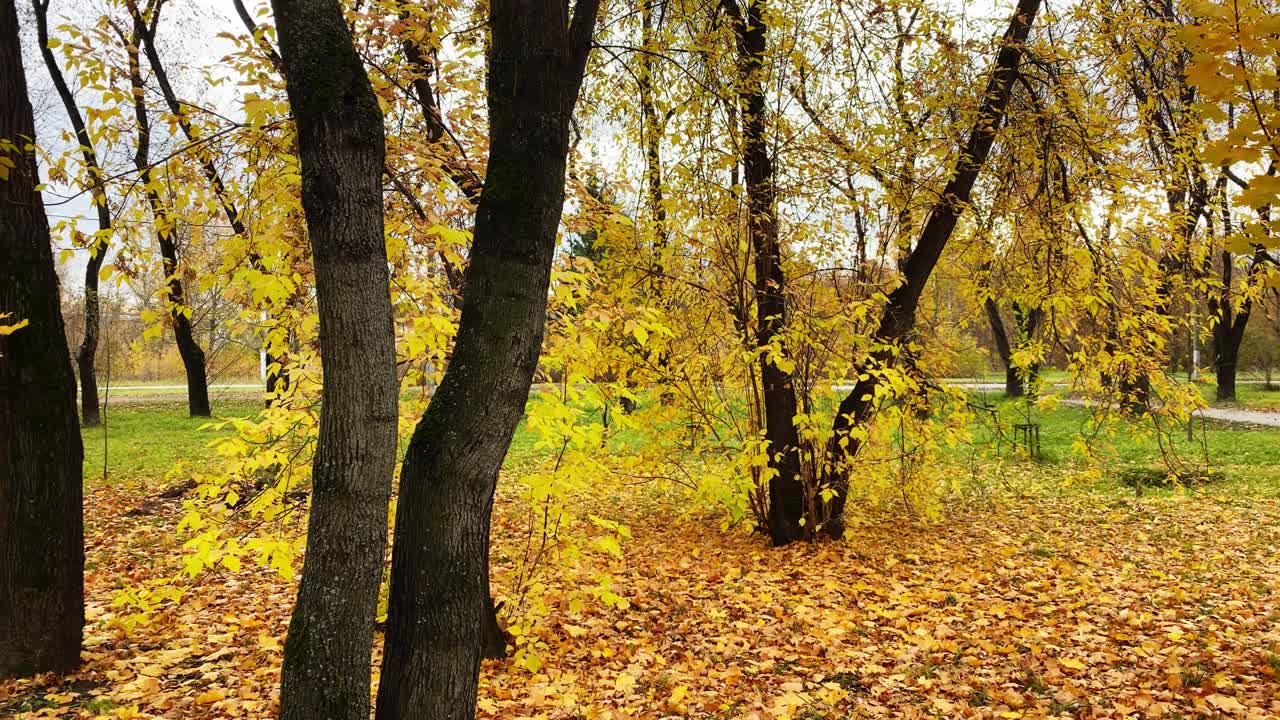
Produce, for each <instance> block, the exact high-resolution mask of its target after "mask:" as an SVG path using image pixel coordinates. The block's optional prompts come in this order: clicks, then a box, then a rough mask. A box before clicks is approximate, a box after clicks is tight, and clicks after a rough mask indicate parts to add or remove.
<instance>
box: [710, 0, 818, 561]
mask: <svg viewBox="0 0 1280 720" xmlns="http://www.w3.org/2000/svg"><path fill="white" fill-rule="evenodd" d="M721 7H722V8H723V9H724V12H725V14H726V15H728V16H729V20H730V22H732V24H733V30H734V37H735V39H736V41H737V46H738V59H737V65H738V78H737V81H738V106H739V109H740V110H741V113H742V167H743V175H744V179H745V180H746V188H747V235H748V237H749V238H750V241H751V249H752V252H753V254H754V256H755V300H756V347H757V348H758V349H759V348H765V347H768V346H770V345H777V344H779V343H781V342H782V338H781V337H780V336H781V335H782V333H783V332H784V331H785V329H786V323H787V302H786V284H787V279H786V276H785V274H784V273H783V269H782V246H781V243H780V242H779V241H778V217H777V204H778V203H777V188H776V187H775V185H774V170H773V158H772V157H771V156H770V154H769V138H768V135H767V132H768V129H767V127H766V125H765V120H766V117H767V115H768V109H767V107H766V104H765V95H764V71H765V70H764V53H765V48H766V42H767V32H768V28H767V26H766V25H765V18H764V14H765V8H764V0H750V2H749V4H748V5H747V7H746V12H745V15H744V13H743V10H742V9H741V8H740V7H739V6H738V1H737V0H722V2H721ZM783 351H784V352H785V346H784V349H783ZM760 383H761V386H762V389H763V392H762V395H763V399H764V421H765V423H764V424H765V440H766V441H768V446H769V447H768V451H769V465H770V467H771V468H772V469H773V470H774V475H773V477H772V478H771V479H770V480H769V537H770V539H772V540H773V544H774V545H785V544H787V543H789V542H793V541H795V540H799V539H801V538H803V537H804V536H805V534H806V533H805V523H804V520H805V508H806V507H807V500H808V498H807V497H806V491H805V486H804V482H803V480H802V479H801V477H800V472H801V466H800V434H799V432H798V431H797V430H796V425H795V417H796V412H797V403H796V390H795V383H794V382H793V381H792V377H791V373H789V372H787V371H785V370H783V369H782V368H780V367H778V365H777V364H776V363H774V362H773V361H772V360H770V359H769V358H768V357H767V356H766V355H765V354H764V353H761V355H760Z"/></svg>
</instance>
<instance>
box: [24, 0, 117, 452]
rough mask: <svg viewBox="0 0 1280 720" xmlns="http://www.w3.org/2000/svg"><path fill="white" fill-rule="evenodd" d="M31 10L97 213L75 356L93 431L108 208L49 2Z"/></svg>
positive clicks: (37, 2)
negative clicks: (61, 60) (55, 45)
mask: <svg viewBox="0 0 1280 720" xmlns="http://www.w3.org/2000/svg"><path fill="white" fill-rule="evenodd" d="M31 6H32V8H33V9H34V10H35V18H36V43H37V44H38V45H39V46H40V55H41V57H42V58H43V59H44V65H45V68H46V69H47V70H48V71H49V79H50V80H52V81H53V87H54V90H56V91H57V93H58V98H59V99H60V100H61V101H62V107H63V109H64V110H65V111H66V113H67V119H68V120H69V121H70V122H71V128H72V130H74V131H75V135H76V142H78V143H79V144H80V155H81V157H82V158H83V159H84V167H85V172H86V173H87V174H88V176H89V179H88V183H89V189H90V196H91V197H92V198H93V206H94V209H95V210H96V211H97V213H98V232H97V233H96V234H94V236H93V239H92V241H91V242H89V244H88V250H89V261H88V263H86V264H85V268H84V338H82V339H81V342H80V349H79V351H77V353H76V365H77V367H78V369H79V371H80V404H81V414H82V416H83V418H84V424H85V427H95V426H97V425H99V424H101V422H102V418H101V411H100V409H99V407H98V405H99V403H98V370H97V358H98V332H99V328H100V327H101V324H102V312H101V302H100V299H99V297H98V274H99V273H100V272H101V271H102V263H103V261H104V260H105V259H106V255H107V247H108V246H109V245H110V237H111V232H112V225H111V209H110V207H108V205H107V193H106V189H105V187H104V186H103V176H104V174H103V172H102V167H101V166H100V165H99V164H98V154H97V152H95V151H94V149H93V140H92V138H91V137H90V136H89V130H88V128H87V127H86V126H85V123H84V116H83V115H82V114H81V113H80V108H79V106H77V105H76V100H75V96H74V95H73V94H72V92H71V87H70V86H68V85H67V81H66V78H65V77H64V76H63V74H62V70H61V69H60V68H59V67H58V60H57V58H55V57H54V55H53V49H52V48H50V47H49V0H32V3H31Z"/></svg>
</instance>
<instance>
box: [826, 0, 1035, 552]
mask: <svg viewBox="0 0 1280 720" xmlns="http://www.w3.org/2000/svg"><path fill="white" fill-rule="evenodd" d="M1039 11H1040V0H1019V2H1018V5H1017V7H1016V8H1015V9H1014V11H1013V17H1012V18H1010V20H1009V28H1008V30H1006V31H1005V34H1004V38H1003V40H1002V42H1001V43H1000V49H999V51H998V53H997V55H996V62H995V68H994V69H993V70H992V73H991V78H990V80H989V81H988V83H987V87H986V90H985V91H984V93H983V96H982V103H981V105H980V107H979V108H978V116H977V119H976V121H975V122H974V125H973V127H972V128H971V129H970V131H969V136H968V140H967V142H966V143H965V144H964V145H963V146H961V147H960V148H959V149H958V151H959V152H958V156H957V160H956V167H955V172H954V173H953V174H952V176H951V180H950V181H949V182H948V183H947V185H946V187H945V188H944V189H943V191H942V195H941V197H940V199H939V200H938V202H937V203H935V204H934V206H933V208H932V209H931V210H930V212H929V217H928V220H927V221H926V222H925V224H924V227H923V228H922V229H921V231H920V239H919V242H917V243H916V247H915V249H914V250H913V251H912V252H911V256H910V257H908V258H907V261H906V262H905V263H903V266H902V274H903V281H902V284H901V285H899V286H898V287H897V288H895V289H894V291H893V292H892V293H890V294H889V299H888V302H887V303H886V304H885V308H884V313H883V314H882V315H881V317H880V325H879V327H878V328H877V329H876V334H875V339H876V342H877V343H878V344H880V345H881V346H885V347H887V346H890V345H893V344H896V343H898V342H901V341H902V340H903V339H905V338H906V337H907V336H908V335H909V334H910V333H911V332H912V331H913V329H914V328H915V316H916V307H917V306H918V305H919V303H920V295H921V294H922V293H923V292H924V288H925V285H926V284H927V283H928V282H929V277H930V275H932V273H933V268H934V266H935V265H937V263H938V259H939V258H940V257H942V250H943V248H945V247H946V244H947V241H948V240H950V239H951V233H952V232H953V231H954V230H955V227H956V223H957V222H958V221H959V219H960V214H961V213H962V212H964V209H965V206H967V205H968V203H969V196H970V194H971V193H972V192H973V185H974V183H975V182H976V181H977V179H978V174H979V173H980V172H981V170H982V166H983V164H984V163H986V161H987V156H988V155H989V154H990V153H991V146H992V144H993V143H994V142H995V138H996V133H997V132H998V131H999V129H1000V125H1001V124H1002V123H1003V122H1004V116H1005V110H1006V108H1007V107H1008V105H1009V96H1010V93H1011V92H1012V90H1013V84H1014V79H1015V78H1016V76H1017V72H1018V70H1017V68H1018V63H1019V62H1020V61H1021V58H1022V46H1023V43H1025V42H1026V40H1027V35H1028V34H1029V33H1030V32H1031V26H1032V24H1033V23H1034V22H1035V18H1036V14H1037V13H1038V12H1039ZM894 360H895V358H894V354H893V352H892V351H891V350H887V349H886V350H877V351H876V352H874V353H872V355H871V357H870V358H868V359H867V361H866V362H864V363H863V365H862V367H861V368H860V372H859V373H858V378H859V379H858V382H857V383H855V384H854V386H853V391H852V392H850V393H849V394H848V395H846V396H845V398H844V399H843V400H841V401H840V406H839V407H838V408H837V409H836V418H835V421H834V423H833V424H832V434H831V441H830V444H829V445H828V447H827V466H826V468H825V469H824V478H823V479H824V481H825V482H826V483H827V484H829V485H830V487H831V488H832V489H833V490H834V491H835V495H834V497H833V498H832V499H831V500H830V501H829V502H827V503H824V504H823V507H822V509H821V515H822V517H823V519H824V521H825V524H824V528H825V530H826V531H827V532H828V533H829V534H830V535H831V536H832V537H840V536H841V535H843V534H844V523H843V520H842V518H843V515H844V505H845V500H846V498H847V496H848V488H849V466H848V463H849V460H850V459H851V458H853V457H854V456H855V455H857V452H858V449H859V446H860V441H859V440H858V438H857V437H856V436H855V435H853V430H854V429H855V428H862V427H865V426H866V425H867V423H868V422H870V420H871V417H872V415H873V414H874V411H875V389H876V386H877V385H878V384H879V383H880V379H881V373H882V371H883V370H884V369H885V368H888V367H890V366H891V365H893V363H894Z"/></svg>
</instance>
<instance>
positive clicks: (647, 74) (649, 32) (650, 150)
mask: <svg viewBox="0 0 1280 720" xmlns="http://www.w3.org/2000/svg"><path fill="white" fill-rule="evenodd" d="M653 10H654V5H653V3H649V2H644V3H641V6H640V44H641V46H642V47H643V48H644V50H643V52H641V53H640V54H639V55H638V56H637V57H636V64H637V68H636V84H637V85H638V86H639V90H640V122H641V126H640V135H641V142H642V144H643V145H644V181H645V191H646V193H647V195H648V201H649V213H650V214H651V215H652V216H653V239H654V243H653V244H654V248H653V249H654V255H656V256H657V260H656V263H655V267H654V274H655V276H656V279H657V280H658V282H659V283H660V282H661V280H662V278H663V276H664V275H665V274H666V268H665V267H664V265H663V260H662V253H663V251H665V250H666V248H667V242H668V240H667V208H666V204H665V201H664V199H663V195H664V193H663V190H662V127H661V125H660V123H659V122H658V108H657V104H656V102H655V101H654V97H653V76H654V72H653V69H654V68H653V60H654V58H653V55H652V54H651V53H652V52H654V51H655V47H654V46H655V44H656V40H655V38H654V33H655V31H656V28H655V26H654V22H653Z"/></svg>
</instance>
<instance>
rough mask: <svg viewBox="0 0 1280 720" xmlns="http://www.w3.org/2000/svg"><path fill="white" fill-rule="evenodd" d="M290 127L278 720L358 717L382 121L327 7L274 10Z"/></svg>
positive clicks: (383, 275) (385, 451)
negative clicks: (304, 296)
mask: <svg viewBox="0 0 1280 720" xmlns="http://www.w3.org/2000/svg"><path fill="white" fill-rule="evenodd" d="M272 5H273V7H274V9H275V17H276V23H277V32H278V34H279V37H280V55H281V58H282V59H283V67H284V70H285V79H286V88H287V90H288V94H289V102H290V105H291V107H292V110H293V117H294V120H295V122H296V124H297V128H298V153H299V159H300V161H301V166H302V207H303V211H304V212H305V213H306V218H307V233H308V236H309V237H310V239H311V247H312V254H313V257H314V264H315V273H316V296H317V300H318V303H319V315H320V351H321V354H320V359H321V367H322V370H323V374H324V404H323V406H322V408H321V415H320V437H319V440H318V442H317V445H316V454H315V459H314V461H313V464H312V495H311V516H310V520H309V522H308V525H307V553H306V561H305V563H304V565H303V568H302V580H301V583H300V585H299V588H298V600H297V605H296V606H295V608H294V611H293V618H292V620H291V621H290V623H289V635H288V639H287V641H286V642H285V654H284V668H283V670H282V672H281V687H280V717H281V718H282V719H284V720H368V717H369V691H370V661H371V655H372V649H373V632H374V623H375V621H376V616H377V609H378V588H379V585H380V583H381V580H382V571H383V562H384V558H385V555H386V540H387V509H388V503H389V501H390V494H391V476H392V474H393V471H394V469H395V457H396V439H397V423H398V420H397V408H398V395H399V384H398V380H397V375H396V364H395V363H396V358H395V328H394V325H393V316H392V309H391V296H390V290H389V287H390V276H389V274H388V270H387V253H386V245H385V239H384V235H383V217H382V168H383V163H384V160H385V150H384V144H383V143H384V139H383V126H382V123H383V120H382V112H381V110H380V108H379V106H378V101H377V98H376V96H375V95H374V93H373V88H372V86H371V85H370V83H369V78H368V76H367V75H366V74H365V70H364V64H363V63H362V62H361V60H360V57H359V55H358V54H357V53H356V50H355V46H354V44H353V41H352V38H351V33H350V30H349V29H348V27H347V24H346V21H345V19H344V15H343V10H342V5H341V4H340V3H339V2H338V0H273V2H272Z"/></svg>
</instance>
